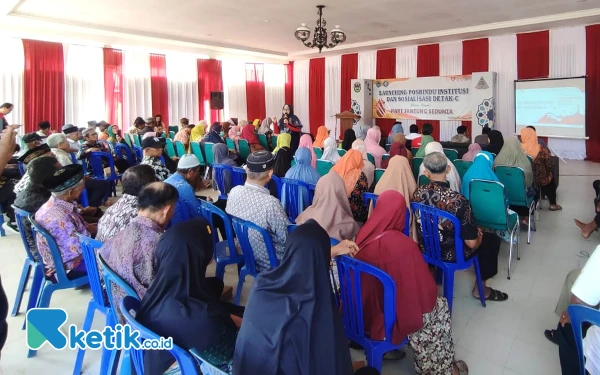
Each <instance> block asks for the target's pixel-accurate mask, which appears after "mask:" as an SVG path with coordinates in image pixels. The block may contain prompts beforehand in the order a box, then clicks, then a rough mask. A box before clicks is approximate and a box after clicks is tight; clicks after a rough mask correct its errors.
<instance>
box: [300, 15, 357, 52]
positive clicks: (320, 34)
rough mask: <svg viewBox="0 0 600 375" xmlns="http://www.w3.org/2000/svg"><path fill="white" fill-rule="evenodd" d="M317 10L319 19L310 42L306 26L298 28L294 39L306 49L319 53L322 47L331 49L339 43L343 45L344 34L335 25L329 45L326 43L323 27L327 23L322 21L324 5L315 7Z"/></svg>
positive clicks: (325, 30)
mask: <svg viewBox="0 0 600 375" xmlns="http://www.w3.org/2000/svg"><path fill="white" fill-rule="evenodd" d="M317 8H318V9H319V11H318V13H317V14H318V15H319V19H318V20H317V27H315V34H314V35H313V40H312V42H308V41H307V40H308V39H309V38H310V29H309V28H308V27H306V24H305V23H303V24H300V27H299V28H297V29H296V33H295V34H294V35H296V39H298V40H299V41H301V42H302V43H303V44H304V45H305V46H307V47H308V48H315V47H316V48H318V49H319V53H321V50H322V49H323V47H326V48H333V47H335V46H337V45H338V44H340V43H344V42H345V41H346V34H345V33H344V31H342V29H340V27H339V25H335V27H334V28H333V30H331V43H327V29H326V28H325V26H326V25H327V22H326V21H325V19H323V8H325V5H317Z"/></svg>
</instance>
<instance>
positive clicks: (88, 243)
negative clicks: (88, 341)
mask: <svg viewBox="0 0 600 375" xmlns="http://www.w3.org/2000/svg"><path fill="white" fill-rule="evenodd" d="M77 237H79V243H80V244H81V252H82V253H83V261H84V262H85V268H86V269H87V270H88V280H89V282H90V289H91V290H92V299H91V300H90V302H89V303H88V308H87V312H86V314H85V320H84V321H83V327H82V330H83V331H84V332H89V331H90V329H91V328H92V323H93V321H94V313H95V312H96V311H99V312H101V313H102V314H104V316H105V318H106V326H107V327H115V326H116V325H117V321H116V320H114V314H113V313H112V312H111V311H110V310H111V306H110V304H109V303H108V301H107V300H106V299H105V298H104V288H103V287H102V282H101V281H100V274H99V268H98V262H97V261H96V259H97V258H96V251H97V250H98V249H100V248H101V247H102V242H100V241H96V240H94V239H91V238H89V237H86V236H83V235H81V234H78V235H77ZM115 352H116V351H113V350H108V349H106V348H104V349H102V360H101V362H100V373H101V374H109V373H111V374H116V371H117V368H116V367H117V365H118V361H117V362H115V361H113V360H112V359H113V358H114V353H115ZM84 356H85V350H84V349H79V350H78V351H77V359H76V360H75V368H74V369H73V375H79V374H81V368H82V366H83V359H84ZM111 363H112V365H111Z"/></svg>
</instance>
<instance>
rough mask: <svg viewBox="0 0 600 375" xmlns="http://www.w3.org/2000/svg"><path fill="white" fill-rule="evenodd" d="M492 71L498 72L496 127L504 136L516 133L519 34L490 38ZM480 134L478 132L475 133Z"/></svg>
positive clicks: (490, 65) (490, 66)
mask: <svg viewBox="0 0 600 375" xmlns="http://www.w3.org/2000/svg"><path fill="white" fill-rule="evenodd" d="M489 52H490V57H489V59H490V60H489V68H490V72H496V73H498V76H497V79H498V81H497V84H496V97H495V98H496V102H495V103H494V105H495V107H496V119H495V121H494V128H495V129H496V130H499V131H501V132H502V134H503V135H504V137H505V138H506V137H512V136H513V134H514V133H515V104H514V103H515V92H514V81H515V80H516V79H517V36H516V34H510V35H501V36H493V37H490V38H489ZM475 135H478V134H475Z"/></svg>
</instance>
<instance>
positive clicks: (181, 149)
mask: <svg viewBox="0 0 600 375" xmlns="http://www.w3.org/2000/svg"><path fill="white" fill-rule="evenodd" d="M173 144H175V151H176V152H177V156H179V157H182V156H183V155H185V154H186V152H185V146H184V145H183V143H181V141H175V142H173Z"/></svg>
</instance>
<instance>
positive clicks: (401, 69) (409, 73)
mask: <svg viewBox="0 0 600 375" xmlns="http://www.w3.org/2000/svg"><path fill="white" fill-rule="evenodd" d="M416 76H417V46H406V47H398V48H396V77H397V78H413V77H416ZM416 123H417V122H416V121H415V120H402V128H403V129H404V134H409V133H410V126H411V125H415V124H416Z"/></svg>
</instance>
